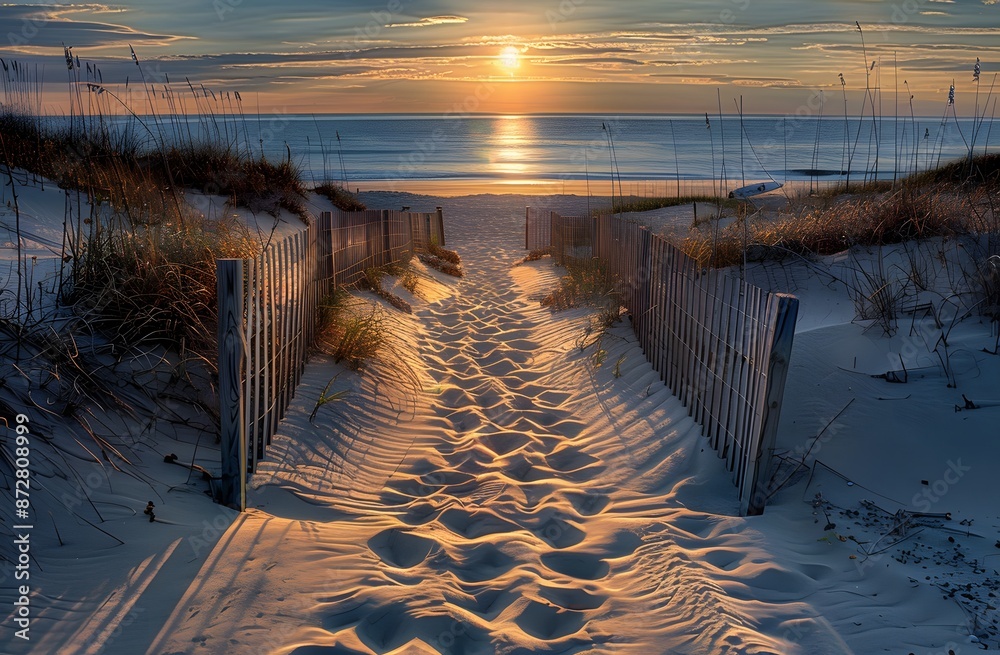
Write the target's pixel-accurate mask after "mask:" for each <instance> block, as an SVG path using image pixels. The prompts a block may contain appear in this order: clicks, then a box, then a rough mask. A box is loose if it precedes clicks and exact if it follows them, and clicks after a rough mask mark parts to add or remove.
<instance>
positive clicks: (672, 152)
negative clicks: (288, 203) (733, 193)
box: [146, 112, 1000, 193]
mask: <svg viewBox="0 0 1000 655" xmlns="http://www.w3.org/2000/svg"><path fill="white" fill-rule="evenodd" d="M146 120H147V122H148V121H149V119H148V118H147V119H146ZM159 122H160V124H161V127H160V128H159V129H158V130H156V131H162V132H163V133H164V135H165V137H164V138H166V139H167V140H170V139H171V138H180V139H182V140H183V139H190V138H192V137H191V136H190V135H194V137H193V138H194V139H198V138H200V137H199V136H198V135H199V134H205V133H206V132H207V133H209V134H211V135H213V136H214V138H216V139H217V140H222V141H223V142H230V143H234V144H235V145H236V147H239V148H241V149H244V150H245V149H250V150H252V151H253V152H254V153H255V154H257V153H260V152H263V153H264V154H265V155H267V156H268V157H269V158H273V159H277V158H285V157H287V156H291V157H292V159H293V161H294V162H295V163H296V164H297V165H298V166H299V167H300V168H301V170H302V174H303V177H304V179H305V180H306V181H307V182H317V183H318V182H321V181H324V180H330V181H335V182H342V183H345V184H346V185H347V186H348V187H352V186H354V185H355V184H356V183H357V184H367V185H369V186H370V183H372V182H380V181H384V182H388V183H389V184H388V186H389V187H393V186H395V187H405V185H406V183H407V182H415V181H439V182H448V181H476V182H482V183H487V184H488V183H490V182H498V183H509V182H515V181H541V182H549V183H558V182H560V181H562V182H568V181H575V182H580V181H584V180H586V181H588V182H592V183H593V184H594V185H595V190H597V189H601V188H606V187H607V185H608V183H609V181H610V180H612V177H613V178H614V179H615V180H621V181H622V182H623V183H624V184H625V185H626V186H627V187H628V188H632V189H636V188H638V184H637V183H638V182H639V181H642V182H643V183H645V186H644V187H643V188H644V189H646V191H647V193H649V192H653V191H657V192H666V193H670V192H672V191H673V190H674V189H675V188H676V189H680V188H681V186H682V185H681V181H691V180H714V179H725V180H727V181H728V182H730V185H729V186H730V187H733V186H739V185H740V183H742V182H744V181H745V182H746V183H748V184H749V183H754V182H760V181H767V180H774V181H778V182H785V181H790V180H799V181H802V180H817V181H837V180H844V179H847V171H848V170H850V181H856V180H858V181H860V180H863V179H866V178H867V179H872V178H875V177H877V178H878V179H883V180H885V179H890V180H891V179H893V178H894V177H901V176H905V175H907V174H909V173H912V172H914V171H919V170H924V169H927V168H933V167H935V166H937V165H938V164H940V163H945V162H948V161H951V160H956V159H961V158H963V157H965V156H967V154H968V148H969V144H972V143H974V145H975V151H976V153H977V154H981V153H983V152H986V151H995V150H997V148H998V147H1000V128H998V129H997V130H995V131H994V130H993V129H992V127H993V125H992V120H991V118H990V117H989V116H987V117H986V119H985V121H982V122H981V124H980V125H978V126H974V121H973V120H972V118H971V117H965V118H962V117H959V118H958V119H957V120H956V119H955V118H954V117H952V116H951V115H950V112H949V115H948V117H947V118H946V120H942V119H941V118H940V117H937V118H934V117H916V118H912V119H911V118H910V117H909V116H906V117H899V118H898V119H896V118H893V117H885V118H881V119H877V120H875V121H873V120H872V118H871V117H867V118H864V119H859V118H857V117H850V118H848V119H846V120H845V119H844V117H843V116H840V117H838V116H834V115H826V116H823V117H819V116H795V115H791V116H759V115H758V116H745V117H744V118H743V120H742V122H741V121H740V119H739V117H738V116H735V115H731V114H730V115H724V116H722V117H721V118H720V117H719V116H718V115H714V116H713V115H709V116H708V117H707V120H706V116H704V115H701V116H691V115H688V116H679V115H674V116H647V115H644V116H597V115H558V116H557V115H531V116H481V115H471V116H468V115H466V116H459V115H454V116H447V115H444V116H441V115H412V114H410V115H317V116H308V115H262V116H260V117H257V116H247V117H246V118H245V119H244V118H240V117H232V116H228V117H223V116H216V117H215V118H209V119H199V118H198V117H194V116H188V117H184V118H183V119H181V121H179V122H176V121H175V122H173V123H171V121H170V120H169V119H163V118H161V119H160V121H159ZM741 125H742V129H741ZM976 128H977V129H976ZM152 131H154V130H152V129H151V130H150V132H152ZM602 182H603V183H604V185H603V187H602V186H599V185H601V183H602ZM628 185H631V186H630V187H629V186H628Z"/></svg>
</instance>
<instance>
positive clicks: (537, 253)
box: [512, 248, 552, 266]
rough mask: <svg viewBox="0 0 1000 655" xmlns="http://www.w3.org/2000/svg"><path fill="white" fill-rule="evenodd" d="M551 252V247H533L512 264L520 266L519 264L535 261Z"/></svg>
mask: <svg viewBox="0 0 1000 655" xmlns="http://www.w3.org/2000/svg"><path fill="white" fill-rule="evenodd" d="M551 254H552V248H535V249H534V250H532V251H530V252H529V253H528V254H527V255H525V256H524V257H522V258H521V259H519V260H517V261H516V262H514V263H513V264H512V266H520V265H521V264H527V263H528V262H537V261H539V260H541V259H544V258H545V257H549V256H550V255H551Z"/></svg>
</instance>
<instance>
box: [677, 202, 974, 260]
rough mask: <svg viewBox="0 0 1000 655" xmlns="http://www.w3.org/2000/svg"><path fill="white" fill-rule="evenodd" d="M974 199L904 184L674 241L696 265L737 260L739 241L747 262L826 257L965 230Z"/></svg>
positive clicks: (739, 255) (740, 257) (739, 252)
mask: <svg viewBox="0 0 1000 655" xmlns="http://www.w3.org/2000/svg"><path fill="white" fill-rule="evenodd" d="M976 202H977V201H976V199H975V198H973V197H970V196H969V195H967V194H966V195H963V194H956V193H950V192H946V191H945V190H943V189H941V188H930V189H916V188H913V187H909V186H907V187H903V188H900V189H897V190H896V191H892V192H889V193H882V194H874V195H865V196H860V197H848V198H844V199H841V200H840V201H838V202H836V203H834V204H832V205H830V206H829V207H826V208H823V209H817V210H813V211H811V212H809V213H808V214H806V215H803V216H789V215H786V216H782V217H780V218H776V219H763V220H753V219H752V218H751V219H749V220H750V222H749V225H747V226H746V231H744V225H743V223H742V221H738V222H737V223H734V224H732V225H730V226H728V227H726V228H724V229H722V230H720V231H718V232H717V233H715V234H713V233H712V232H710V231H704V232H698V233H694V234H692V235H691V236H688V237H687V238H686V239H683V240H682V241H681V242H680V243H679V244H678V245H679V246H680V248H681V249H682V250H684V252H686V253H687V254H688V255H690V256H691V257H693V258H694V259H695V260H697V261H698V263H699V264H700V265H702V266H715V267H726V266H735V265H738V264H740V263H741V262H742V261H743V245H744V240H745V242H746V245H747V248H748V250H747V257H748V259H751V260H760V259H781V258H782V257H785V256H787V255H789V254H796V255H828V254H833V253H837V252H843V251H844V250H847V249H848V248H850V247H851V246H882V245H889V244H894V243H902V242H904V241H908V240H913V239H924V238H930V237H937V236H949V235H954V234H960V233H963V232H966V231H968V229H969V227H970V226H969V222H968V218H969V217H970V216H973V215H975V212H974V211H973V210H974V208H975V205H976ZM743 220H747V219H743Z"/></svg>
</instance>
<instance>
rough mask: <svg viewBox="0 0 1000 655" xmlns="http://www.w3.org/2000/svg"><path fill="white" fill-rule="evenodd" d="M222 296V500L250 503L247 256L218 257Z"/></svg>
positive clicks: (243, 506)
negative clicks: (245, 380)
mask: <svg viewBox="0 0 1000 655" xmlns="http://www.w3.org/2000/svg"><path fill="white" fill-rule="evenodd" d="M215 265H216V275H217V285H218V287H217V288H218V297H219V336H218V338H219V417H220V423H221V426H220V427H221V440H222V452H221V454H222V488H221V492H220V496H221V497H220V502H221V503H222V504H223V505H227V506H229V507H233V508H235V509H238V510H239V511H241V512H242V511H243V510H245V509H246V506H247V498H246V491H247V439H246V436H247V435H246V421H245V418H244V416H245V415H244V407H243V384H242V378H243V361H244V358H245V356H246V336H245V334H244V326H243V305H244V298H243V294H244V290H243V260H242V259H218V260H216V264H215Z"/></svg>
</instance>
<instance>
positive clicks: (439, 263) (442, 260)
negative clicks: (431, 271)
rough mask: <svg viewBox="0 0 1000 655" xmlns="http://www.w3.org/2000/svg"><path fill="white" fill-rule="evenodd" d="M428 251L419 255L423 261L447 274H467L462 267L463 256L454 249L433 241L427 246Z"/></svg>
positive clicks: (461, 275)
mask: <svg viewBox="0 0 1000 655" xmlns="http://www.w3.org/2000/svg"><path fill="white" fill-rule="evenodd" d="M427 251H428V252H422V253H420V254H419V255H418V257H419V258H420V261H422V262H423V263H425V264H427V265H428V266H430V267H431V268H435V269H437V270H439V271H441V272H442V273H445V274H447V275H452V276H454V277H463V276H464V275H465V271H464V270H463V269H462V258H461V257H460V256H459V254H458V253H457V252H455V251H454V250H448V249H446V248H442V247H441V246H439V245H437V244H436V243H431V244H430V245H429V246H428V247H427Z"/></svg>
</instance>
